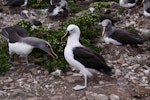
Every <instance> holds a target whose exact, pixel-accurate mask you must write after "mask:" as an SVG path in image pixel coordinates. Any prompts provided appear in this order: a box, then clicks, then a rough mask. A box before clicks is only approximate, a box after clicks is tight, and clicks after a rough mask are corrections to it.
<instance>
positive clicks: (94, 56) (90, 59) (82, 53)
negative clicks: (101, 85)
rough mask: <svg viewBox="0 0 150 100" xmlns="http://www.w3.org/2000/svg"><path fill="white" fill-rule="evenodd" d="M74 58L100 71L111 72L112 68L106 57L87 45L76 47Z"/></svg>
mask: <svg viewBox="0 0 150 100" xmlns="http://www.w3.org/2000/svg"><path fill="white" fill-rule="evenodd" d="M73 53H74V59H76V60H78V61H79V62H80V63H82V64H83V65H84V66H85V67H87V68H92V69H96V70H98V71H100V72H103V73H106V74H110V73H111V70H112V68H110V67H109V66H108V65H107V64H106V62H105V59H104V58H103V57H102V56H101V55H99V54H98V53H97V52H95V51H93V50H91V49H89V48H86V47H84V48H83V47H75V48H74V49H73Z"/></svg>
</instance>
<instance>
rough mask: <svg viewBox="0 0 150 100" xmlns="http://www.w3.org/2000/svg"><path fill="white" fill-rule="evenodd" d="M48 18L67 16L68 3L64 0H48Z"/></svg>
mask: <svg viewBox="0 0 150 100" xmlns="http://www.w3.org/2000/svg"><path fill="white" fill-rule="evenodd" d="M48 12H49V16H50V18H51V17H55V16H57V15H62V17H67V16H68V14H69V13H68V3H67V1H66V0H50V5H49V8H48Z"/></svg>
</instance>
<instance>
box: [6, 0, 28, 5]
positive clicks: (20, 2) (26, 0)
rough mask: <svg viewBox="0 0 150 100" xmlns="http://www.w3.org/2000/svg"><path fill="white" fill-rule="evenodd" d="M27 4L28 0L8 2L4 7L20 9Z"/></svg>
mask: <svg viewBox="0 0 150 100" xmlns="http://www.w3.org/2000/svg"><path fill="white" fill-rule="evenodd" d="M27 3H28V0H8V2H7V3H6V4H4V6H10V7H21V6H26V5H27Z"/></svg>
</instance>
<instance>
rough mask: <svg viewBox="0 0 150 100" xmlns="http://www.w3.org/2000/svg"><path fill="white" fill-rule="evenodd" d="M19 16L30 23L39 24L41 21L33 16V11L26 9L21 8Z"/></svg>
mask: <svg viewBox="0 0 150 100" xmlns="http://www.w3.org/2000/svg"><path fill="white" fill-rule="evenodd" d="M21 16H22V19H23V20H26V21H29V22H30V23H31V24H32V25H35V26H41V25H42V23H41V22H40V21H38V20H37V19H35V18H34V17H33V12H29V11H28V10H22V11H21Z"/></svg>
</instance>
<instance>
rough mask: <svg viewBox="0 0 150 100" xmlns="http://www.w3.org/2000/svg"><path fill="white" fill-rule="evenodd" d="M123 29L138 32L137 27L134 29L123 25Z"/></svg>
mask: <svg viewBox="0 0 150 100" xmlns="http://www.w3.org/2000/svg"><path fill="white" fill-rule="evenodd" d="M125 29H127V30H129V31H132V32H139V31H138V30H137V29H135V28H134V27H133V26H128V27H125Z"/></svg>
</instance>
